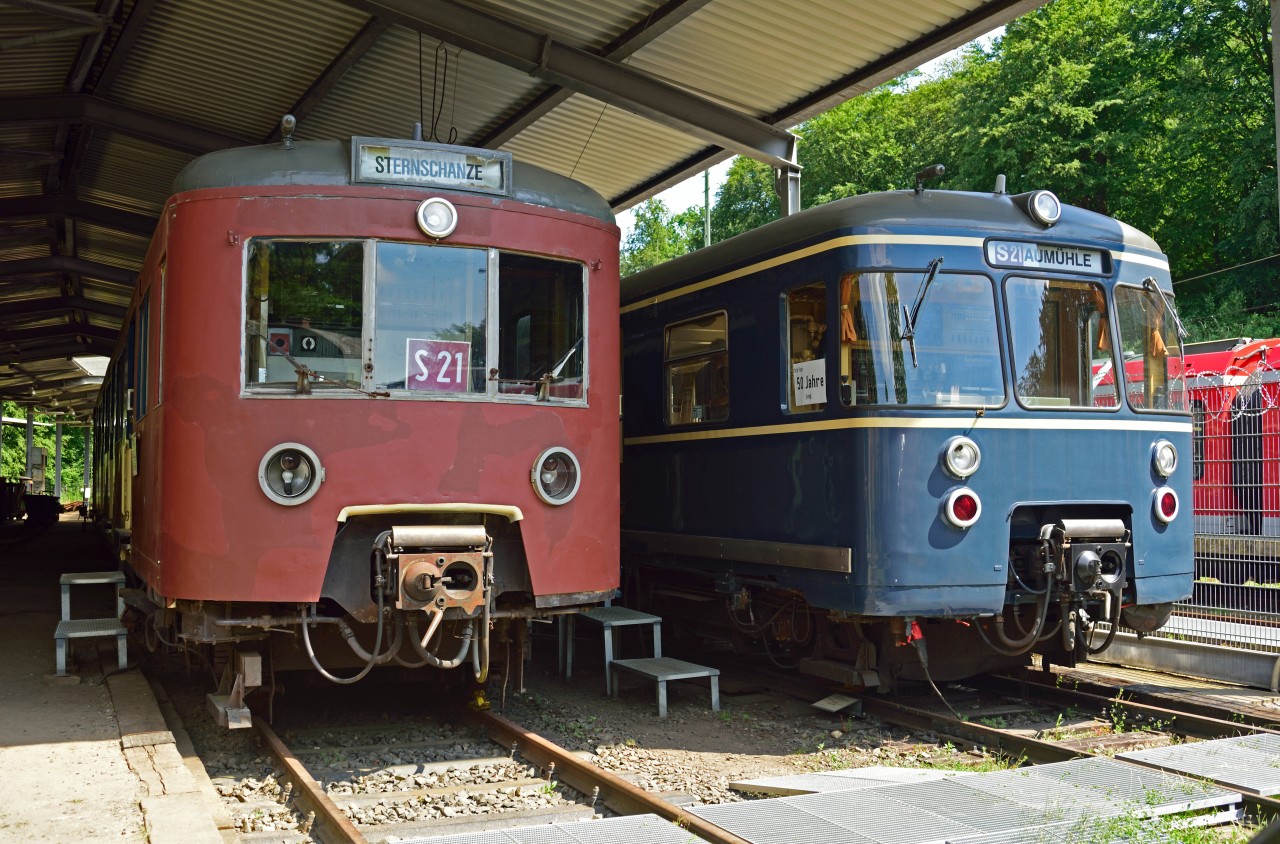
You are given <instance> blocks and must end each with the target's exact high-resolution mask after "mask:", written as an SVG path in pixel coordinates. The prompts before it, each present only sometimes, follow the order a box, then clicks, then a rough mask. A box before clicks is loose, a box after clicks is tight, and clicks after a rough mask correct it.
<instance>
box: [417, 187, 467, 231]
mask: <svg viewBox="0 0 1280 844" xmlns="http://www.w3.org/2000/svg"><path fill="white" fill-rule="evenodd" d="M457 227H458V209H457V208H454V207H453V203H452V202H450V201H449V200H447V199H444V198H443V197H439V196H433V197H431V198H430V199H424V200H423V201H422V204H421V205H419V206H418V228H420V229H422V230H423V231H424V232H426V233H427V234H429V235H431V236H432V237H435V238H440V237H448V236H449V235H451V234H453V230H454V229H456V228H457Z"/></svg>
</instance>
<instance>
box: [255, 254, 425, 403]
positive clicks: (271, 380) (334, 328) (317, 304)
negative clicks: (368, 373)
mask: <svg viewBox="0 0 1280 844" xmlns="http://www.w3.org/2000/svg"><path fill="white" fill-rule="evenodd" d="M364 253H365V247H364V243H363V242H361V241H341V240H327V241H296V240H268V239H263V238H254V239H253V240H251V241H250V243H249V249H248V268H247V278H246V281H247V284H246V302H245V355H244V359H245V376H244V377H245V384H246V385H247V386H250V387H268V386H278V387H294V388H296V387H297V385H298V384H300V383H302V381H307V382H309V384H310V385H311V386H312V387H314V388H315V389H324V388H326V387H344V386H350V385H351V384H352V383H355V384H359V382H360V376H361V349H360V333H361V329H362V325H363V311H364V309H363V303H362V297H363V294H364ZM402 348H403V347H402ZM401 354H403V351H402V352H401ZM304 368H305V370H309V371H310V372H313V373H315V374H316V375H318V376H320V379H315V378H311V377H310V376H308V375H306V374H304V373H303V372H301V370H303V369H304ZM343 382H346V383H345V384H344V383H343Z"/></svg>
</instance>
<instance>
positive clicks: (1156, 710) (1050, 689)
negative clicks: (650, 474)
mask: <svg viewBox="0 0 1280 844" xmlns="http://www.w3.org/2000/svg"><path fill="white" fill-rule="evenodd" d="M981 680H982V682H983V683H991V684H992V685H994V686H996V687H997V689H998V691H1001V692H1003V693H1005V694H1010V693H1013V694H1019V695H1022V696H1025V697H1027V698H1031V699H1033V700H1036V701H1047V702H1049V703H1051V704H1055V705H1056V703H1057V701H1055V698H1056V699H1057V700H1058V701H1067V702H1069V705H1078V704H1082V705H1087V706H1096V707H1098V708H1099V711H1103V712H1105V711H1106V709H1107V708H1108V707H1113V706H1117V705H1118V706H1123V707H1124V708H1125V711H1126V713H1128V714H1133V715H1138V716H1141V718H1142V719H1144V720H1147V721H1150V722H1152V723H1157V722H1158V723H1162V724H1165V725H1167V726H1168V727H1170V728H1171V729H1172V731H1173V732H1176V733H1180V734H1182V735H1187V736H1194V737H1195V738H1207V739H1215V738H1229V737H1231V736H1241V735H1246V734H1255V733H1271V734H1272V735H1280V730H1275V729H1271V728H1269V727H1263V726H1259V725H1257V724H1250V723H1242V722H1239V721H1227V720H1224V719H1222V718H1217V717H1213V716H1210V715H1203V714H1201V713H1200V712H1198V711H1191V710H1192V708H1193V707H1188V708H1187V709H1168V708H1166V707H1162V706H1155V705H1152V704H1150V703H1142V702H1140V701H1139V700H1137V699H1136V698H1129V697H1120V696H1119V695H1120V694H1125V695H1128V694H1131V692H1129V691H1128V690H1127V689H1122V688H1121V689H1117V694H1113V695H1111V696H1106V695H1103V694H1098V693H1094V692H1082V691H1080V690H1078V689H1069V688H1066V687H1065V686H1051V685H1049V684H1047V683H1037V682H1027V681H1024V680H1023V679H1022V678H1020V677H1009V676H1005V675H998V674H992V675H987V676H984V677H983V678H981ZM1012 688H1017V689H1018V691H1016V692H1014V691H1012ZM1099 688H1101V689H1105V688H1108V687H1106V686H1101V687H1099ZM1195 708H1196V709H1198V707H1195Z"/></svg>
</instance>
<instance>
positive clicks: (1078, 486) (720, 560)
mask: <svg viewBox="0 0 1280 844" xmlns="http://www.w3.org/2000/svg"><path fill="white" fill-rule="evenodd" d="M715 248H716V247H713V249H712V250H707V251H708V253H711V252H713V250H714V249H715ZM721 253H722V255H721V259H720V260H719V261H716V260H713V258H714V256H713V255H711V254H708V255H707V256H705V257H702V258H698V257H696V256H690V257H689V258H688V259H685V260H684V266H683V267H681V266H679V265H678V263H677V262H673V265H675V266H673V268H672V269H670V270H665V271H664V270H661V269H659V270H656V271H651V275H650V276H649V277H647V278H640V279H637V281H635V282H634V286H635V292H634V293H632V294H631V295H630V296H629V297H628V296H627V295H626V294H625V293H624V305H623V312H624V323H623V324H624V335H626V336H627V344H626V355H627V400H628V413H627V417H626V423H627V437H626V444H627V449H628V450H627V454H626V460H625V462H624V467H623V468H624V473H623V474H624V481H623V494H624V505H625V506H624V513H623V528H624V532H623V555H624V563H627V564H629V565H630V566H631V567H632V568H633V569H634V570H635V571H637V572H638V573H639V575H638V578H639V579H640V580H641V581H642V582H643V583H646V584H648V587H647V589H648V591H647V594H648V595H650V596H652V597H653V604H654V606H656V607H661V608H662V610H663V611H664V613H670V614H672V615H676V614H679V613H681V605H680V603H679V601H680V599H679V598H678V597H677V596H680V595H685V594H690V593H693V592H696V591H699V590H701V591H710V592H712V593H714V594H718V595H720V596H722V597H723V598H724V610H723V619H724V620H725V622H726V623H727V624H728V626H730V627H731V628H732V629H733V630H734V636H735V640H736V641H738V642H740V643H750V642H755V643H757V645H758V644H759V643H763V644H764V646H765V650H766V654H767V655H768V656H770V657H771V658H776V659H778V660H779V661H783V659H784V657H785V660H786V661H788V662H790V663H793V664H798V665H799V666H800V667H801V668H802V669H803V670H806V671H809V672H810V673H814V674H819V675H821V676H825V677H828V678H830V679H835V680H839V681H841V682H845V683H849V684H852V685H879V686H882V687H886V686H889V685H892V683H893V681H894V678H896V677H906V678H913V679H914V678H919V679H923V678H924V677H925V676H926V675H928V676H932V677H933V678H934V679H956V678H961V677H965V676H970V675H973V674H975V673H980V672H982V671H985V670H989V669H991V668H995V667H998V666H1002V665H1008V664H1009V663H1010V662H1011V661H1023V662H1025V661H1026V660H1028V659H1029V658H1030V657H1029V654H1031V653H1032V652H1038V653H1041V654H1042V655H1044V656H1045V657H1046V658H1047V659H1049V660H1052V661H1055V662H1059V663H1070V662H1072V661H1073V660H1075V659H1078V658H1081V656H1082V655H1085V654H1088V653H1090V652H1095V653H1096V652H1100V651H1101V650H1102V649H1104V648H1105V647H1107V646H1108V645H1109V644H1110V643H1111V642H1112V640H1113V639H1112V637H1113V636H1114V632H1115V631H1116V630H1117V629H1118V628H1119V627H1121V626H1125V627H1128V628H1130V629H1133V630H1136V631H1139V632H1142V633H1147V632H1151V631H1154V630H1155V629H1157V628H1158V627H1160V626H1161V625H1162V624H1163V623H1164V621H1165V620H1166V619H1167V618H1168V616H1169V614H1170V613H1171V610H1172V608H1173V604H1174V603H1175V602H1177V601H1179V600H1181V599H1184V598H1186V597H1188V596H1189V594H1190V591H1191V583H1192V573H1193V553H1192V549H1193V537H1192V526H1193V520H1192V518H1191V504H1192V492H1191V475H1192V462H1193V461H1192V446H1191V429H1192V424H1191V417H1190V414H1189V413H1188V411H1187V406H1186V396H1185V390H1184V385H1183V371H1182V352H1181V346H1180V325H1179V322H1178V317H1177V314H1176V312H1175V310H1174V308H1173V303H1172V288H1171V284H1170V280H1169V272H1168V263H1167V259H1166V258H1165V257H1164V255H1163V254H1162V253H1161V252H1160V250H1159V248H1158V247H1157V246H1156V244H1155V243H1154V242H1153V241H1152V240H1151V239H1150V238H1148V237H1146V236H1145V235H1142V234H1141V233H1139V232H1137V231H1135V230H1133V229H1132V228H1130V227H1128V226H1125V225H1124V224H1122V223H1120V222H1118V221H1115V220H1112V219H1109V218H1106V217H1104V216H1102V215H1099V214H1094V213H1091V212H1088V211H1084V210H1082V209H1078V208H1071V207H1064V206H1062V205H1061V204H1060V203H1059V202H1058V201H1057V199H1056V198H1055V197H1053V196H1052V194H1049V193H1047V192H1044V191H1038V192H1034V193H1030V194H1024V195H1019V196H1010V195H1008V194H1005V193H1002V192H997V193H993V194H977V193H959V192H948V191H900V192H893V193H886V194H872V195H866V196H861V197H855V198H851V199H848V200H843V201H841V202H837V203H831V205H829V206H823V207H820V208H814V209H811V210H809V211H806V212H803V213H801V214H799V215H796V217H795V218H791V219H787V220H783V221H779V222H777V223H773V224H771V226H770V227H765V228H762V229H760V230H759V233H758V234H756V235H754V242H751V243H747V242H746V238H740V239H738V242H736V243H735V242H734V241H729V242H726V243H725V244H724V245H723V247H722V248H721ZM629 282H631V279H627V280H626V282H624V284H625V283H629ZM775 326H776V329H775V328H774V327H775ZM773 330H776V332H777V333H776V335H774V336H776V337H777V338H778V341H779V342H780V346H781V349H780V350H779V349H777V348H776V347H773V346H772V344H771V343H769V342H761V340H760V338H762V337H764V338H768V337H769V335H770V333H771V332H772V331H773ZM633 349H634V351H633ZM779 352H780V353H779ZM775 373H776V378H777V381H776V382H775V381H774V377H775ZM659 379H663V380H659ZM775 383H776V385H777V386H775ZM664 393H665V395H664ZM730 399H731V400H730ZM653 404H657V405H658V406H660V407H661V408H662V412H663V414H664V415H665V418H661V417H659V418H654V417H655V415H654V414H646V413H645V411H644V410H641V411H640V412H638V413H635V414H634V417H633V412H632V408H635V407H637V406H638V405H639V406H641V407H642V408H647V407H649V406H651V405H653ZM668 508H669V509H670V511H671V512H673V513H675V514H677V515H668V514H667V509H668ZM663 602H665V605H663ZM685 603H686V604H688V605H689V606H690V607H691V608H693V607H696V605H695V604H692V603H690V602H687V601H686V602H685ZM706 606H714V605H704V609H702V610H701V611H700V612H698V611H691V612H688V613H686V614H685V615H686V618H687V619H688V621H689V623H690V624H693V625H698V624H701V623H702V622H701V621H700V620H699V616H701V617H702V618H706V617H708V616H709V613H707V612H706V609H705V607H706Z"/></svg>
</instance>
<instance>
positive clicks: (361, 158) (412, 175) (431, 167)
mask: <svg viewBox="0 0 1280 844" xmlns="http://www.w3.org/2000/svg"><path fill="white" fill-rule="evenodd" d="M351 181H352V182H353V183H364V184H378V185H405V186H407V187H425V188H441V189H443V190H464V191H473V192H477V193H491V194H501V195H503V196H510V195H511V153H509V152H497V151H495V150H491V149H480V148H479V147H458V146H451V145H449V144H431V143H426V142H425V141H397V140H393V139H390V138H352V139H351Z"/></svg>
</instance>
